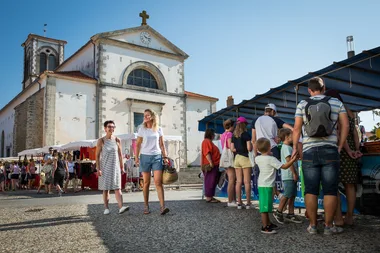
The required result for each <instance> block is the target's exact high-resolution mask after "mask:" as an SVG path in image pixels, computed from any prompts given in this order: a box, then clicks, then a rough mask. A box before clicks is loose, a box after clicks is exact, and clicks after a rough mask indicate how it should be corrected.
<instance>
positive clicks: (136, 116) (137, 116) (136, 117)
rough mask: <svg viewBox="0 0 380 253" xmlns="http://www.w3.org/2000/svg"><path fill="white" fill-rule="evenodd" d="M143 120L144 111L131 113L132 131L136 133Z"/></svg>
mask: <svg viewBox="0 0 380 253" xmlns="http://www.w3.org/2000/svg"><path fill="white" fill-rule="evenodd" d="M143 122H144V113H138V112H135V113H133V127H134V129H133V130H134V132H135V133H137V130H138V127H139V126H140V125H141V124H142V123H143Z"/></svg>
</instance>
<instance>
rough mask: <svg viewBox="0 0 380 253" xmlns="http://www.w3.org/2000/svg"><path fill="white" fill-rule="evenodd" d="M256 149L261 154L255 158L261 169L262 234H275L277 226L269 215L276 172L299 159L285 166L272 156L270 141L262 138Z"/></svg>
mask: <svg viewBox="0 0 380 253" xmlns="http://www.w3.org/2000/svg"><path fill="white" fill-rule="evenodd" d="M256 147H257V149H258V151H259V152H260V153H261V155H260V156H257V157H256V158H255V161H256V164H257V165H258V166H259V168H260V174H259V179H258V188H259V206H260V213H261V220H262V223H263V226H262V228H261V232H262V233H264V234H275V233H277V231H276V230H275V228H277V226H276V225H274V224H272V223H271V221H270V220H269V213H270V212H272V207H273V186H274V183H275V180H276V170H279V169H288V168H289V167H290V166H292V165H293V163H294V162H295V161H296V160H297V157H296V156H294V157H292V158H291V159H290V160H289V162H287V163H285V164H283V163H281V162H280V161H279V160H277V158H275V157H273V156H271V155H270V148H271V145H270V141H269V140H268V139H266V138H260V139H258V140H257V142H256Z"/></svg>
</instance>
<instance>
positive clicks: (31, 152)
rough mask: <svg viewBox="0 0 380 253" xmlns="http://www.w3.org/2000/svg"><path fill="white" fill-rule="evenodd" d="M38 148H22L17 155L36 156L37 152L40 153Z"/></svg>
mask: <svg viewBox="0 0 380 253" xmlns="http://www.w3.org/2000/svg"><path fill="white" fill-rule="evenodd" d="M39 150H40V148H34V149H27V150H24V151H21V152H20V153H18V156H25V155H26V156H32V155H33V156H37V155H38V154H40V153H39V152H38V151H39Z"/></svg>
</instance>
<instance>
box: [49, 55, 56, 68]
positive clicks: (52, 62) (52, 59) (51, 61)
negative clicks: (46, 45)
mask: <svg viewBox="0 0 380 253" xmlns="http://www.w3.org/2000/svg"><path fill="white" fill-rule="evenodd" d="M56 67H57V60H56V58H55V56H54V55H53V54H51V55H49V62H48V69H49V70H54V69H55V68H56Z"/></svg>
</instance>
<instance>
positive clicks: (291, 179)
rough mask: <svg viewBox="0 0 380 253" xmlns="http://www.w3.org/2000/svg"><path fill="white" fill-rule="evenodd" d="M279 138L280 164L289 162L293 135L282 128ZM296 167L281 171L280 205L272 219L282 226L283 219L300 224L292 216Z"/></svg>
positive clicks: (295, 190)
mask: <svg viewBox="0 0 380 253" xmlns="http://www.w3.org/2000/svg"><path fill="white" fill-rule="evenodd" d="M279 137H280V139H281V141H282V142H283V144H282V147H281V162H282V163H286V162H289V161H290V159H291V156H292V153H293V148H292V145H293V133H292V130H290V129H288V128H282V129H281V130H280V133H279ZM297 168H298V166H297V163H294V164H293V165H291V166H290V167H289V170H282V171H281V179H282V185H283V186H284V193H283V197H282V198H281V199H280V205H279V206H278V208H277V210H276V211H275V212H274V213H273V217H274V218H275V219H276V220H277V222H278V223H280V224H284V219H286V220H288V221H290V222H294V223H302V221H301V220H300V219H299V218H298V217H297V216H295V215H294V201H295V198H296V195H297V182H298V170H297ZM286 203H288V210H289V212H288V214H287V215H286V217H285V218H284V215H283V213H282V212H283V211H284V208H285V206H286Z"/></svg>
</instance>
